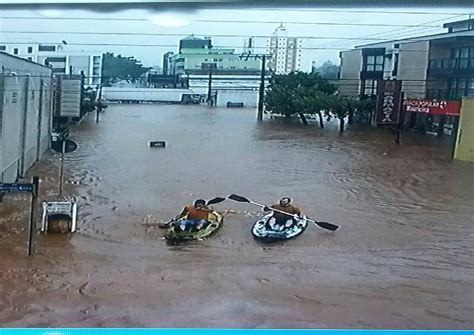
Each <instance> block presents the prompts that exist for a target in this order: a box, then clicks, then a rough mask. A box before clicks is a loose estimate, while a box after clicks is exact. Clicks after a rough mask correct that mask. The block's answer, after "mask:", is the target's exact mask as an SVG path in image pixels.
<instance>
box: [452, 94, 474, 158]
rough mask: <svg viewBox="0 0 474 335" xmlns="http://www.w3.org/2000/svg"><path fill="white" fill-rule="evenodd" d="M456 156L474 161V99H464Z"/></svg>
mask: <svg viewBox="0 0 474 335" xmlns="http://www.w3.org/2000/svg"><path fill="white" fill-rule="evenodd" d="M454 158H455V159H458V160H462V161H468V162H474V99H472V98H464V99H463V100H462V108H461V116H460V119H459V129H458V134H457V141H456V149H455V151H454Z"/></svg>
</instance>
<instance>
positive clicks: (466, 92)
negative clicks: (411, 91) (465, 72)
mask: <svg viewBox="0 0 474 335" xmlns="http://www.w3.org/2000/svg"><path fill="white" fill-rule="evenodd" d="M463 97H474V89H459V90H455V89H428V90H426V98H428V99H450V100H458V99H462V98H463Z"/></svg>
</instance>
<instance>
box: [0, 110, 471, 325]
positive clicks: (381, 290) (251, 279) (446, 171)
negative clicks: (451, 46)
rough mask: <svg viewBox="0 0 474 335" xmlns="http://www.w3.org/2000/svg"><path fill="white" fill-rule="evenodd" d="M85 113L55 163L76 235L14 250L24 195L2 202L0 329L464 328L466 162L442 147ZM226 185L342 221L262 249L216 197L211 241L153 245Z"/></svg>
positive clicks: (238, 120)
mask: <svg viewBox="0 0 474 335" xmlns="http://www.w3.org/2000/svg"><path fill="white" fill-rule="evenodd" d="M94 117H95V116H94V115H90V116H89V117H88V118H86V119H85V120H84V121H83V122H82V123H81V124H80V125H77V126H73V127H72V128H71V139H73V140H75V141H76V142H77V143H78V144H79V148H78V150H77V151H75V152H74V153H71V154H68V155H67V158H66V160H65V174H66V177H65V180H66V185H65V195H66V197H67V198H68V199H73V200H75V201H76V202H77V204H78V206H79V213H78V214H79V223H78V232H77V233H76V234H74V235H71V236H60V235H53V234H50V235H47V236H45V235H37V239H36V255H35V256H34V257H28V256H26V241H27V216H28V210H27V209H28V204H29V203H28V198H27V197H23V196H19V195H15V196H6V197H5V199H4V202H3V203H2V204H1V205H0V324H1V325H2V326H5V327H59V326H64V327H244V328H247V327H259V328H260V327H262V328H264V327H270V328H278V327H280V328H281V327H285V328H286V327H291V328H293V327H297V328H416V329H419V328H453V329H461V328H473V327H474V248H473V246H474V208H473V199H474V166H473V165H472V164H469V163H462V162H450V160H449V157H450V155H449V143H438V141H437V139H431V142H430V141H428V140H427V137H428V136H425V137H424V138H421V137H417V136H415V135H413V134H412V135H410V136H408V135H407V136H404V137H402V145H399V146H397V145H396V144H394V141H393V136H391V135H390V134H388V132H387V131H384V130H382V129H374V128H369V131H367V128H361V127H360V126H359V127H352V128H348V129H347V132H345V133H344V134H343V135H342V136H340V135H339V134H338V133H337V125H334V126H330V127H327V128H325V129H319V128H318V127H317V125H316V124H314V125H309V126H303V125H301V124H299V123H296V122H295V123H294V124H288V123H285V122H284V121H283V120H266V121H264V122H263V123H257V122H256V121H255V111H254V110H253V109H226V108H216V109H209V108H207V107H204V106H181V105H176V106H169V105H112V106H111V107H110V108H108V109H107V111H106V113H105V114H103V115H101V122H100V123H98V124H96V123H95V121H94ZM151 140H165V141H167V147H166V148H164V149H158V148H153V149H152V148H149V147H148V141H151ZM58 164H59V163H58V156H57V154H53V153H49V154H48V155H46V157H45V158H44V159H43V160H42V161H41V162H40V163H38V164H37V165H36V166H35V167H34V168H33V169H32V171H30V175H39V176H40V178H41V186H40V200H56V199H57V197H56V193H57V185H56V182H57V175H58ZM231 193H237V194H240V195H243V196H247V197H249V198H250V199H252V200H254V201H256V202H260V203H265V204H271V203H273V202H275V201H277V200H278V199H279V198H280V197H282V196H291V197H292V198H293V199H294V202H295V204H296V205H297V206H299V207H300V208H302V210H303V211H304V212H305V213H306V215H307V216H308V217H311V218H314V219H316V220H321V221H328V222H331V223H334V224H337V225H339V226H341V228H340V229H339V230H338V231H337V232H335V233H331V232H327V231H325V230H322V229H320V228H317V227H315V226H313V225H311V226H309V228H308V230H307V231H306V232H305V233H304V234H303V235H302V236H300V237H298V238H297V239H294V240H289V241H286V242H282V243H274V244H262V243H260V242H259V241H256V240H255V239H254V238H253V237H252V235H251V234H250V228H251V226H252V223H253V222H254V221H255V219H256V217H257V216H258V215H259V214H260V213H261V211H260V210H259V208H258V207H253V206H251V205H244V204H239V203H236V202H232V201H226V202H224V203H221V204H218V205H215V208H216V209H217V210H218V211H221V212H223V213H224V226H223V228H222V229H221V230H220V231H219V232H218V233H217V234H216V235H214V236H213V237H211V238H209V239H207V240H204V241H197V242H193V243H187V244H182V245H178V246H170V245H167V244H166V243H165V241H164V240H163V239H162V236H163V231H162V230H160V229H158V228H157V223H159V222H161V221H166V220H168V219H170V218H172V217H173V216H175V215H176V214H177V212H178V211H180V210H181V208H182V207H183V205H184V204H189V203H192V201H193V200H195V199H197V198H204V199H211V198H213V197H216V196H227V195H228V194H231ZM22 199H23V200H22ZM20 208H21V209H22V210H20Z"/></svg>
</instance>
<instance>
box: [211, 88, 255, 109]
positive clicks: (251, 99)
mask: <svg viewBox="0 0 474 335" xmlns="http://www.w3.org/2000/svg"><path fill="white" fill-rule="evenodd" d="M228 102H233V103H243V104H244V107H257V104H258V91H249V90H237V89H231V90H225V89H219V90H217V100H216V106H218V107H226V106H227V103H228Z"/></svg>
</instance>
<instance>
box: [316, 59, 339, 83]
mask: <svg viewBox="0 0 474 335" xmlns="http://www.w3.org/2000/svg"><path fill="white" fill-rule="evenodd" d="M313 73H318V74H319V75H320V76H321V78H324V79H337V76H338V74H339V65H336V64H334V63H333V62H331V61H330V60H327V61H325V62H324V63H323V64H322V65H321V66H320V67H316V68H314V67H313Z"/></svg>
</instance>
